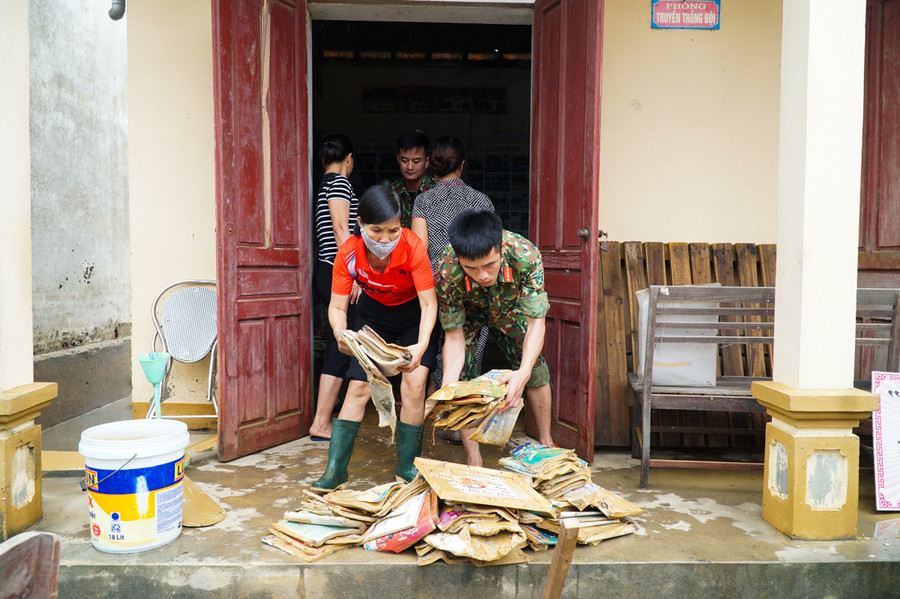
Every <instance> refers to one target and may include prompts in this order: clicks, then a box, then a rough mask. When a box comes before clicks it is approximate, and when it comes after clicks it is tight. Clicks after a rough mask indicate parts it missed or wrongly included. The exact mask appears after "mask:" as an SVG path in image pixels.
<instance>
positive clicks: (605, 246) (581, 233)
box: [575, 228, 609, 252]
mask: <svg viewBox="0 0 900 599" xmlns="http://www.w3.org/2000/svg"><path fill="white" fill-rule="evenodd" d="M575 235H577V236H578V237H581V238H582V239H587V238H588V237H590V235H591V230H590V229H587V228H584V229H578V230H577V231H575ZM606 236H607V233H606V231H603V230H600V231H597V240H598V241H599V242H600V249H601V250H603V251H604V252H606V251H609V242H607V241H606V240H604V239H603V238H604V237H606Z"/></svg>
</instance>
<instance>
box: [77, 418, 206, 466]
mask: <svg viewBox="0 0 900 599" xmlns="http://www.w3.org/2000/svg"><path fill="white" fill-rule="evenodd" d="M190 438H191V437H190V434H189V433H188V429H187V425H186V424H185V423H184V422H179V421H178V420H159V419H156V420H122V421H119V422H107V423H106V424H100V425H97V426H92V427H91V428H89V429H87V430H85V431H84V432H82V433H81V441H80V442H79V443H78V453H80V454H81V455H83V456H84V457H85V458H97V459H104V460H107V459H112V460H117V459H128V458H130V457H132V456H135V455H137V457H139V458H146V457H152V456H157V455H162V454H165V453H170V452H173V451H181V450H183V449H184V448H185V447H187V446H188V443H189V442H190Z"/></svg>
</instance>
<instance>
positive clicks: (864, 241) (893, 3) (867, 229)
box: [859, 0, 900, 287]
mask: <svg viewBox="0 0 900 599" xmlns="http://www.w3.org/2000/svg"><path fill="white" fill-rule="evenodd" d="M864 123H865V124H864V137H863V164H862V199H861V202H860V219H859V229H860V230H859V270H860V284H861V285H868V286H879V287H881V286H892V287H893V286H897V285H900V0H868V10H867V19H866V103H865V121H864Z"/></svg>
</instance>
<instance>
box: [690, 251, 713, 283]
mask: <svg viewBox="0 0 900 599" xmlns="http://www.w3.org/2000/svg"><path fill="white" fill-rule="evenodd" d="M689 248H690V253H691V283H692V284H694V285H705V284H707V283H712V282H713V273H712V266H711V264H710V252H709V244H708V243H692V244H690V246H689Z"/></svg>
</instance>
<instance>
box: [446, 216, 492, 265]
mask: <svg viewBox="0 0 900 599" xmlns="http://www.w3.org/2000/svg"><path fill="white" fill-rule="evenodd" d="M447 235H448V237H449V238H450V245H451V246H453V251H455V252H456V255H457V256H458V257H460V258H463V259H465V260H477V259H479V258H484V257H485V256H487V255H488V254H490V253H491V250H497V251H498V252H499V251H500V249H501V247H502V245H503V221H502V220H501V219H500V217H499V216H497V214H496V213H495V212H492V211H490V210H481V211H478V210H466V211H465V212H460V213H459V214H458V215H457V216H456V218H454V219H453V222H452V223H450V227H449V228H448V229H447Z"/></svg>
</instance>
